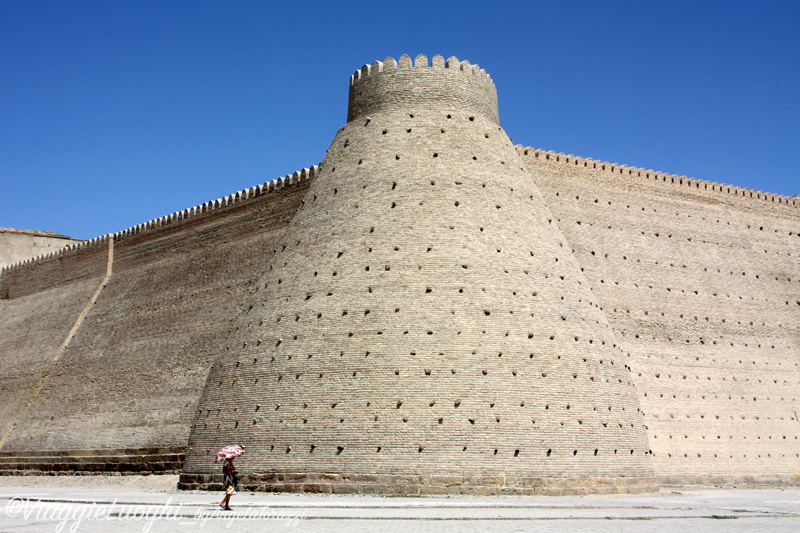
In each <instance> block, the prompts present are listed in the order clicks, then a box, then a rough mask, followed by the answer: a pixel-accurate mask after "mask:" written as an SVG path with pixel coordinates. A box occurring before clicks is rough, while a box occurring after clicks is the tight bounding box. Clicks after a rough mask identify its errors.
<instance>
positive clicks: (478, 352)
mask: <svg viewBox="0 0 800 533" xmlns="http://www.w3.org/2000/svg"><path fill="white" fill-rule="evenodd" d="M402 63H403V59H402V58H401V67H400V70H403V69H404V68H405V70H406V71H408V72H411V73H412V74H413V73H414V72H419V74H420V76H419V78H418V81H419V83H420V85H422V89H421V92H422V93H425V89H426V88H428V86H429V85H433V86H434V87H435V86H437V83H438V81H441V80H440V79H439V78H437V77H436V74H437V72H436V71H437V68H438V71H439V73H440V74H442V78H441V79H449V78H448V76H449V74H448V73H446V72H445V71H446V70H448V69H444V68H442V67H430V68H426V67H424V66H423V67H411V66H410V60H409V59H408V58H405V64H406V66H405V67H402ZM431 72H433V74H431ZM459 73H460V75H462V76H470V77H469V78H467V79H468V80H472V77H471V76H474V74H472V73H470V72H466V73H465V72H463V71H459ZM384 75H385V71H384ZM373 76H374V74H373ZM409 79H411V78H409ZM363 82H364V80H363V78H362V80H361V83H363ZM408 87H411V88H409V89H407V91H408V92H411V93H412V94H411V95H409V98H408V99H407V98H405V96H406V94H405V93H404V94H400V95H398V94H388V93H387V94H385V95H382V96H379V98H386V99H387V101H381V102H377V103H375V105H373V103H372V102H365V103H363V104H364V105H363V106H362V105H361V102H359V101H355V102H353V100H352V98H353V95H352V93H351V109H354V108H357V109H360V108H362V107H364V108H370V109H379V110H380V112H371V113H372V114H370V115H369V116H365V115H361V116H358V117H357V118H356V119H354V120H352V121H350V122H349V123H348V124H347V125H345V126H344V127H342V128H341V129H340V130H339V132H338V134H337V135H336V137H335V138H334V140H333V142H332V144H331V146H330V148H329V150H328V153H327V155H326V157H325V160H324V161H323V163H322V164H321V166H320V174H319V176H318V178H317V179H316V180H315V181H314V182H313V183H312V184H311V188H310V189H309V192H308V195H307V197H306V201H305V203H304V205H303V207H302V208H301V209H300V210H299V211H298V213H297V215H296V216H295V218H294V219H293V220H292V222H291V223H290V225H289V227H288V229H287V232H286V234H285V236H284V238H283V239H282V240H281V243H280V245H279V246H278V250H277V252H276V254H275V255H274V256H273V257H272V259H271V261H270V262H269V266H268V268H267V269H266V270H265V273H264V276H263V277H262V278H261V279H260V280H259V281H258V284H257V286H256V288H255V290H254V292H253V297H252V301H253V308H252V310H251V311H250V312H249V313H246V314H244V315H241V316H240V317H239V319H238V320H237V322H236V324H237V326H239V327H238V328H237V331H236V332H234V334H233V336H232V338H231V342H230V343H229V344H228V345H227V346H226V348H228V349H227V351H226V352H224V353H223V354H222V355H221V356H220V357H219V358H218V359H217V361H216V363H215V364H214V366H213V369H212V370H211V373H210V374H209V379H208V384H207V386H206V388H205V391H204V393H203V397H202V400H201V402H200V405H199V409H198V411H197V415H196V418H195V421H194V424H193V429H192V434H191V437H190V441H189V449H188V450H187V460H186V464H185V466H184V471H183V473H182V476H181V486H182V487H184V488H192V487H193V488H203V487H208V486H209V482H210V481H211V480H214V479H215V474H218V472H219V467H218V466H215V465H214V463H213V454H214V451H215V450H217V449H219V447H220V446H221V445H223V444H226V443H228V442H236V443H239V444H241V445H244V446H245V447H246V448H247V453H246V454H245V455H244V456H243V457H242V458H241V459H239V462H238V465H239V466H238V468H239V470H240V472H241V473H242V483H243V484H245V485H246V486H249V487H252V488H255V487H258V488H259V489H260V490H308V491H328V492H330V491H349V492H353V491H356V492H362V493H367V492H372V493H375V492H379V493H387V492H388V493H422V492H436V493H448V492H451V493H452V492H455V493H458V492H465V493H470V492H471V493H476V494H487V493H493V492H498V491H506V492H509V493H534V492H536V491H540V492H548V491H553V492H554V491H557V490H566V489H565V485H564V484H561V483H566V484H567V485H566V486H567V487H569V489H570V490H582V491H587V490H599V491H635V490H648V489H652V487H653V486H654V481H655V480H654V477H653V470H652V466H651V462H650V460H651V457H650V451H649V445H648V442H647V436H646V431H645V428H644V427H643V422H644V419H643V417H642V415H641V413H640V409H639V405H638V398H637V396H636V393H635V391H634V390H633V387H634V385H633V382H632V378H631V373H630V371H629V369H628V368H627V365H626V364H625V361H624V357H625V355H624V353H622V352H621V351H620V350H619V347H618V346H617V343H616V340H615V338H614V334H613V332H612V331H611V329H610V327H609V325H608V323H607V321H606V319H605V316H604V315H603V313H602V312H601V311H600V310H599V309H598V308H597V306H596V303H595V302H594V301H593V298H592V296H591V294H590V292H589V289H588V284H587V283H586V280H585V279H584V278H583V276H582V274H581V273H580V271H579V266H578V264H577V262H576V261H575V259H574V258H573V257H572V254H571V253H570V251H569V249H568V247H567V246H566V244H565V240H564V238H563V236H562V235H561V234H560V232H559V231H558V228H557V225H555V224H552V223H551V222H550V221H548V220H547V219H548V210H547V207H546V205H545V202H544V199H543V198H542V196H541V193H540V192H539V191H538V190H537V189H536V186H535V185H534V184H533V183H532V182H531V180H530V178H529V175H528V173H527V171H526V170H525V169H524V168H523V164H522V162H521V161H520V160H519V157H518V155H517V153H516V151H515V149H514V147H513V145H512V143H511V142H510V140H509V139H508V137H507V136H506V134H505V132H504V131H503V130H502V129H501V128H500V127H499V126H498V125H497V123H496V122H494V121H493V119H492V118H491V116H490V115H491V114H489V115H486V114H483V113H481V112H479V111H480V110H481V105H480V104H479V103H478V104H475V105H476V107H475V109H466V110H463V109H459V108H457V107H456V108H451V107H449V106H450V102H445V103H444V104H442V103H440V102H438V101H436V100H435V99H429V100H426V99H423V100H422V101H420V100H418V99H414V95H415V94H417V92H416V91H415V89H413V88H414V87H416V86H415V85H414V84H411V83H409V84H408ZM363 97H364V98H378V96H375V95H370V96H363ZM397 102H399V104H397ZM408 102H411V103H410V104H409V103H408ZM248 307H249V306H248ZM565 479H566V480H567V481H566V482H564V480H565ZM620 480H621V481H620ZM618 483H620V484H618ZM444 485H449V486H444ZM526 491H529V492H526Z"/></svg>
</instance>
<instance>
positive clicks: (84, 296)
mask: <svg viewBox="0 0 800 533" xmlns="http://www.w3.org/2000/svg"><path fill="white" fill-rule="evenodd" d="M98 252H99V253H91V254H87V255H83V254H75V253H71V254H68V255H67V256H65V257H64V258H63V259H62V260H61V261H56V262H53V263H52V264H49V265H46V266H45V265H38V266H37V268H36V272H35V273H34V271H33V269H32V268H18V269H14V270H10V271H8V270H7V271H4V272H3V275H2V278H0V296H2V297H0V357H1V358H2V368H3V371H2V373H0V437H2V435H4V434H5V433H6V431H7V430H8V429H9V425H10V424H12V422H13V421H14V419H15V417H16V416H17V413H18V412H19V411H20V409H22V407H23V406H24V405H25V403H26V401H27V400H28V397H29V395H30V394H31V392H32V391H33V389H34V387H35V386H36V384H37V382H38V381H39V378H40V377H41V375H42V373H43V372H44V371H45V369H46V368H47V365H48V363H49V362H50V360H51V359H52V358H53V356H54V355H55V354H56V351H57V350H58V348H59V346H60V345H61V344H62V343H63V342H64V340H65V339H66V337H67V333H68V332H69V330H70V328H72V326H73V324H74V323H75V321H76V319H77V318H78V315H79V314H80V312H81V311H82V310H83V308H84V306H85V305H86V303H87V301H88V300H89V298H90V297H91V295H92V293H93V292H94V291H95V289H97V286H98V284H99V283H100V281H101V280H102V278H103V274H104V273H105V264H104V263H105V262H104V260H103V253H102V252H103V250H102V249H101V250H98ZM65 264H66V266H65ZM69 271H72V272H73V273H81V274H83V275H79V276H76V277H71V276H69V275H67V276H65V274H66V273H68V272H69ZM37 277H38V278H39V279H38V283H35V282H34V278H37ZM33 285H39V286H42V285H43V286H44V287H43V288H39V289H38V290H32V289H33V287H32V286H33ZM9 294H12V295H13V296H12V297H10V298H9Z"/></svg>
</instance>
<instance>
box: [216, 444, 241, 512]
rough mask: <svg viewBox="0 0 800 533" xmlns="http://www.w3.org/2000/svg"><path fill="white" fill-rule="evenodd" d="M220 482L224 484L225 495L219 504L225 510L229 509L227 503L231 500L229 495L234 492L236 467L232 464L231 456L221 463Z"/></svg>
mask: <svg viewBox="0 0 800 533" xmlns="http://www.w3.org/2000/svg"><path fill="white" fill-rule="evenodd" d="M222 478H223V479H222V483H223V485H224V486H225V497H224V498H222V501H221V502H220V504H219V506H220V507H222V508H223V509H224V510H226V511H230V510H231V507H230V505H229V503H230V501H231V496H233V495H234V494H236V485H237V484H238V483H237V480H236V467H234V466H233V457H231V458H230V459H225V464H224V465H222Z"/></svg>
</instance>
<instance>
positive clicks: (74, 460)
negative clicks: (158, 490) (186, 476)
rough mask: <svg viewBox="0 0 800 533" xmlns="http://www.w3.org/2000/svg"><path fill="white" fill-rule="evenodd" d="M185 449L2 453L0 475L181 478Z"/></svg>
mask: <svg viewBox="0 0 800 533" xmlns="http://www.w3.org/2000/svg"><path fill="white" fill-rule="evenodd" d="M185 458H186V448H185V447H169V448H116V449H101V450H45V451H10V452H0V475H3V476H35V475H74V474H109V475H119V474H179V473H180V471H181V468H182V467H183V461H184V459H185Z"/></svg>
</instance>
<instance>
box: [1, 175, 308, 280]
mask: <svg viewBox="0 0 800 533" xmlns="http://www.w3.org/2000/svg"><path fill="white" fill-rule="evenodd" d="M318 172H319V167H318V166H317V165H312V166H311V167H310V168H304V169H303V170H298V171H296V172H294V173H293V174H287V175H286V176H283V177H280V178H277V179H274V180H272V181H268V182H265V183H263V184H259V185H256V186H253V187H250V188H249V189H242V190H241V191H237V192H235V193H233V194H230V195H228V196H224V197H222V198H217V199H216V200H211V201H209V202H205V203H203V204H200V205H196V206H194V207H190V208H187V209H184V210H182V211H175V212H174V213H170V214H169V215H165V216H163V217H159V218H155V219H153V220H148V221H147V222H143V223H141V224H137V225H135V226H131V227H130V228H127V229H124V230H121V231H118V232H116V233H109V234H108V235H101V236H100V237H95V238H93V239H89V240H86V241H81V242H77V243H73V244H69V245H67V246H65V247H64V248H61V249H60V250H57V251H54V252H51V253H48V254H43V255H40V256H36V257H32V258H30V259H27V260H25V261H22V262H19V263H14V264H12V265H8V266H6V267H4V268H3V269H2V270H0V276H2V275H3V274H5V273H6V272H12V271H20V270H24V269H28V268H33V267H35V266H36V265H39V264H41V263H46V262H49V261H53V260H56V259H59V258H61V257H64V256H66V255H69V254H74V253H78V252H80V251H82V250H85V249H89V248H93V247H96V246H102V245H104V244H106V243H107V242H108V239H114V241H115V242H118V241H121V240H123V239H126V238H128V237H131V236H133V235H139V234H142V233H145V232H149V231H152V230H155V229H158V228H161V227H164V226H169V225H171V224H175V223H177V222H179V221H182V220H187V219H190V218H193V217H196V216H198V215H202V214H204V213H210V212H211V211H216V210H219V209H224V208H227V207H231V206H233V205H237V204H240V203H241V202H246V201H249V200H252V199H254V198H257V197H259V196H263V195H265V194H268V193H272V192H276V191H280V190H281V189H283V188H285V187H290V186H293V185H297V184H299V183H302V182H304V181H306V180H310V179H313V178H315V177H316V175H317V173H318Z"/></svg>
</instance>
